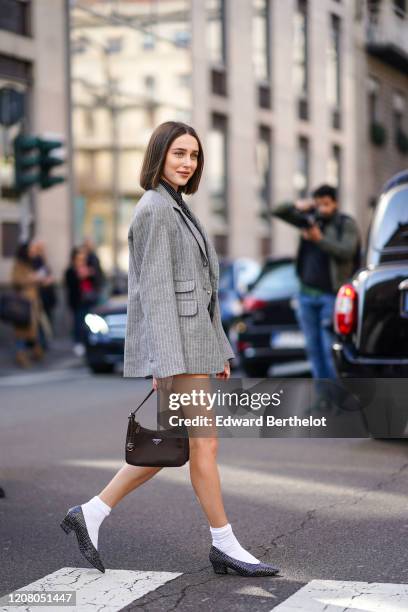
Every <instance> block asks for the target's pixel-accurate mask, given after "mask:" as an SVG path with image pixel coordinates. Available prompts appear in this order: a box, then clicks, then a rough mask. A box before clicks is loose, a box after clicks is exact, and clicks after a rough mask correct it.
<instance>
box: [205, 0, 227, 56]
mask: <svg viewBox="0 0 408 612" xmlns="http://www.w3.org/2000/svg"><path fill="white" fill-rule="evenodd" d="M207 42H208V52H209V60H210V62H211V63H212V64H215V65H217V66H224V67H225V65H226V63H227V58H226V40H225V0H207Z"/></svg>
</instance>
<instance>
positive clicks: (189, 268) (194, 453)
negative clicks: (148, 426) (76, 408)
mask: <svg viewBox="0 0 408 612" xmlns="http://www.w3.org/2000/svg"><path fill="white" fill-rule="evenodd" d="M203 165H204V155H203V150H202V146H201V142H200V140H199V138H198V136H197V134H196V132H195V130H194V129H193V128H192V127H190V126H188V125H185V124H183V123H178V122H166V123H163V124H162V125H160V126H159V127H158V128H157V129H156V130H155V132H154V133H153V135H152V136H151V139H150V142H149V144H148V147H147V150H146V153H145V157H144V162H143V167H142V171H141V177H140V183H141V186H142V187H143V188H144V189H145V190H146V191H145V193H144V195H143V197H142V198H141V200H140V202H139V203H138V205H137V207H136V211H135V214H134V217H133V220H132V223H131V226H130V229H129V234H128V239H129V283H128V313H127V330H126V342H125V366H124V375H125V376H126V377H138V376H140V377H142V376H149V375H152V376H153V387H154V388H155V389H158V390H170V389H171V390H172V391H179V390H181V389H183V390H185V389H186V387H189V386H190V387H191V386H194V385H195V384H198V385H201V386H203V385H208V381H209V377H210V375H211V374H215V375H216V376H217V377H218V378H229V376H230V366H229V361H228V360H229V359H231V358H233V357H234V353H233V351H232V349H231V346H230V344H229V342H228V339H227V337H226V335H225V333H224V331H223V328H222V324H221V318H220V309H219V303H218V296H217V290H218V276H219V271H218V260H217V254H216V252H215V250H214V247H213V246H212V244H211V242H210V239H209V237H208V235H207V233H206V231H205V229H204V227H203V226H202V225H201V223H200V222H199V220H198V219H197V217H196V216H195V215H194V214H193V213H192V212H191V210H190V209H189V208H188V207H187V205H186V204H185V203H184V201H183V198H182V193H186V194H191V193H195V192H196V191H197V189H198V186H199V183H200V179H201V175H202V171H203ZM191 410H193V407H192V406H189V407H188V409H186V408H184V409H183V412H184V414H185V416H187V417H188V416H190V414H189V412H190V411H191ZM190 433H192V432H190V430H189V445H190V462H189V465H190V477H191V483H192V485H193V488H194V491H195V494H196V496H197V498H198V500H199V502H200V504H201V507H202V509H203V511H204V513H205V515H206V517H207V520H208V522H209V526H210V532H211V536H212V547H211V549H210V561H211V563H212V565H213V568H214V571H215V572H216V573H227V571H228V568H230V569H232V570H235V571H236V572H238V573H239V574H241V575H244V576H270V575H274V574H276V573H277V572H278V571H279V570H278V569H277V568H275V567H272V566H271V565H267V564H264V563H261V562H260V561H259V560H258V559H256V557H254V556H253V555H251V554H250V553H249V552H248V551H247V550H245V549H244V548H243V547H242V546H241V545H240V543H239V542H238V540H237V538H236V537H235V535H234V533H233V531H232V528H231V525H230V524H229V522H228V519H227V516H226V513H225V509H224V504H223V500H222V493H221V485H220V478H219V473H218V467H217V462H216V455H217V437H216V431H214V435H210V436H206V437H196V436H193V435H190ZM160 469H161V468H159V467H135V466H132V465H127V464H125V465H124V466H123V467H122V468H121V469H120V470H119V472H118V473H117V474H116V475H115V476H114V477H113V479H112V480H111V481H110V482H109V484H108V485H107V486H106V487H105V488H104V489H103V490H102V491H101V492H100V493H99V494H98V495H96V496H95V497H93V498H92V499H91V500H90V501H88V502H87V503H85V504H82V505H81V506H76V507H74V508H71V509H70V510H69V511H68V514H67V516H66V517H65V519H64V521H63V523H62V527H63V529H64V530H65V531H67V532H69V531H70V530H72V529H74V530H75V532H76V536H77V538H78V543H79V547H80V550H81V552H82V553H83V554H84V556H85V557H86V558H87V559H88V560H89V561H90V562H91V563H92V564H93V565H94V566H95V567H96V568H98V569H99V570H100V571H104V566H103V563H102V561H101V559H100V556H99V553H98V550H97V548H98V530H99V527H100V525H101V523H102V521H103V520H104V519H105V518H106V517H107V516H108V515H109V513H110V512H111V509H112V508H113V507H114V506H116V505H117V504H118V503H119V501H120V500H121V499H123V497H125V495H127V494H128V493H130V492H131V491H133V490H134V489H136V488H137V487H139V486H140V485H141V484H143V483H144V482H146V481H147V480H149V479H150V478H152V477H153V476H154V475H155V474H157V472H159V471H160Z"/></svg>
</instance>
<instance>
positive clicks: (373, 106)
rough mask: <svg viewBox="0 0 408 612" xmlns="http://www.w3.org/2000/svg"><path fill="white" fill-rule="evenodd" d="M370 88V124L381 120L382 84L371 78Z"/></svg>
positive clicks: (368, 83)
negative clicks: (380, 97) (380, 95)
mask: <svg viewBox="0 0 408 612" xmlns="http://www.w3.org/2000/svg"><path fill="white" fill-rule="evenodd" d="M367 88H368V116H369V119H370V124H371V125H372V124H373V123H377V122H378V120H379V112H378V107H379V93H380V82H379V81H378V79H375V78H374V77H369V78H368V82H367Z"/></svg>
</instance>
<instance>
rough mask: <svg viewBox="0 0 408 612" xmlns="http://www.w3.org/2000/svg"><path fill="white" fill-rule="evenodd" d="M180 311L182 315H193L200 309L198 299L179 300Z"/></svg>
mask: <svg viewBox="0 0 408 612" xmlns="http://www.w3.org/2000/svg"><path fill="white" fill-rule="evenodd" d="M177 309H178V313H179V315H180V316H182V317H189V316H190V317H191V316H192V315H195V314H196V313H197V310H198V302H197V300H177Z"/></svg>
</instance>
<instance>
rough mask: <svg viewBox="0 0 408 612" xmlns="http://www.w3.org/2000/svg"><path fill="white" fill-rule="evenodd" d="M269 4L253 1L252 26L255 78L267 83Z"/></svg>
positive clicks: (260, 0) (269, 63) (269, 65)
mask: <svg viewBox="0 0 408 612" xmlns="http://www.w3.org/2000/svg"><path fill="white" fill-rule="evenodd" d="M269 4H270V3H269V0H254V6H253V10H254V13H253V25H252V40H253V61H254V69H255V78H256V80H257V81H264V82H267V83H269V79H270V76H271V61H270V52H269V50H270V35H269V33H270V11H269Z"/></svg>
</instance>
